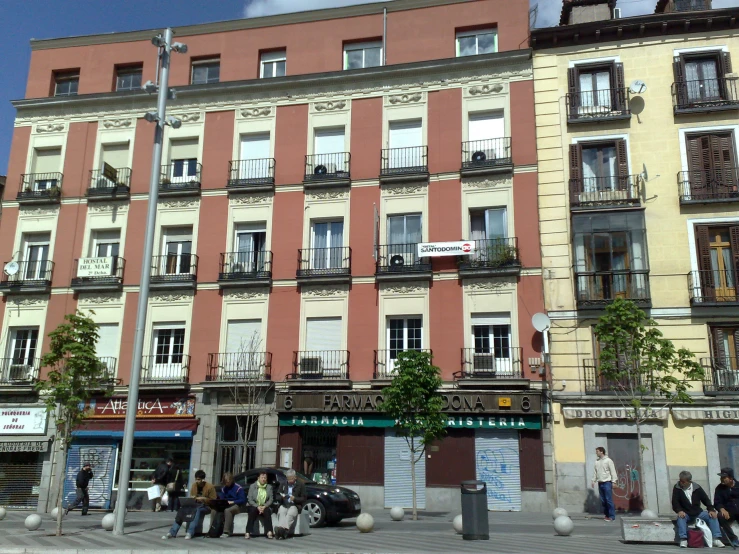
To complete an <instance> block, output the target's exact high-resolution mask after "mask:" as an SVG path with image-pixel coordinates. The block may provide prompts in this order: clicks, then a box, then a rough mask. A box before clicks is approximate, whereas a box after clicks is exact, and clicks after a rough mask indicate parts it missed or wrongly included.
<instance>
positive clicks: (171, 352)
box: [149, 327, 185, 381]
mask: <svg viewBox="0 0 739 554" xmlns="http://www.w3.org/2000/svg"><path fill="white" fill-rule="evenodd" d="M184 352H185V328H184V327H174V328H161V329H155V330H154V364H153V367H152V371H151V374H150V376H149V379H150V380H154V381H158V380H162V381H167V380H177V379H180V378H182V377H183V367H182V365H183V364H182V362H183V359H184V356H183V354H184Z"/></svg>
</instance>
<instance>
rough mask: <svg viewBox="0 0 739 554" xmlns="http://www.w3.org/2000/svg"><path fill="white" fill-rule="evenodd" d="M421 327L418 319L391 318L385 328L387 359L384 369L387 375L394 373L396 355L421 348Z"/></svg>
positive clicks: (420, 321) (420, 320)
mask: <svg viewBox="0 0 739 554" xmlns="http://www.w3.org/2000/svg"><path fill="white" fill-rule="evenodd" d="M422 335H423V325H422V319H421V318H420V317H414V318H391V319H389V320H388V326H387V359H386V360H385V364H386V365H385V368H386V371H387V372H388V373H393V372H394V371H395V361H396V360H397V359H398V354H400V353H401V352H405V351H406V350H419V351H420V350H421V349H422V348H423V340H422Z"/></svg>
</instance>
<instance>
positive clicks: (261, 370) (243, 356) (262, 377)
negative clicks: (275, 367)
mask: <svg viewBox="0 0 739 554" xmlns="http://www.w3.org/2000/svg"><path fill="white" fill-rule="evenodd" d="M271 375H272V353H271V352H218V353H215V354H208V375H207V376H206V379H205V380H206V381H209V382H224V381H226V382H233V383H250V382H252V383H253V382H255V381H269V380H270V379H271V378H272V377H271Z"/></svg>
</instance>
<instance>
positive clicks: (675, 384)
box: [595, 299, 704, 508]
mask: <svg viewBox="0 0 739 554" xmlns="http://www.w3.org/2000/svg"><path fill="white" fill-rule="evenodd" d="M595 336H596V338H597V340H598V341H599V342H600V344H601V349H600V356H599V360H598V362H599V365H598V378H599V379H600V384H601V387H602V388H605V389H607V390H610V391H612V392H613V393H614V394H615V395H616V397H617V398H618V400H619V402H620V404H621V405H622V406H623V408H624V410H625V411H626V413H627V414H628V419H629V420H630V421H632V422H633V423H634V425H635V427H636V436H637V441H638V444H639V467H640V468H641V471H642V472H643V471H644V448H645V447H642V444H641V426H642V424H643V423H644V422H645V421H646V420H647V419H649V418H650V417H653V415H654V413H659V412H660V411H662V410H666V409H668V408H669V407H670V406H671V405H673V404H678V403H692V402H693V399H692V398H691V396H690V394H689V393H688V389H689V387H690V383H691V382H694V381H699V380H701V379H703V374H704V372H703V368H702V367H701V365H700V364H699V363H698V362H696V361H695V356H694V354H693V353H692V352H690V351H689V350H687V349H685V348H680V349H676V348H675V345H674V344H672V341H670V340H668V339H665V338H664V337H663V335H662V332H661V331H660V330H659V329H658V328H657V323H656V322H655V321H654V320H653V319H651V318H648V317H647V315H646V314H645V313H644V311H642V310H641V309H639V307H638V306H636V304H634V302H632V301H630V300H623V299H617V300H615V301H614V302H613V303H612V304H610V305H608V306H607V307H606V310H605V314H604V315H602V316H601V317H600V319H599V320H598V324H597V325H596V326H595ZM640 478H641V477H640ZM641 489H642V491H641V492H642V500H643V503H644V508H647V495H646V489H645V487H644V485H643V481H642V487H641Z"/></svg>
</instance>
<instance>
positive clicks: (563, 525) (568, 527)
mask: <svg viewBox="0 0 739 554" xmlns="http://www.w3.org/2000/svg"><path fill="white" fill-rule="evenodd" d="M574 528H575V524H574V523H573V522H572V520H571V519H570V518H569V517H567V516H559V517H558V518H557V519H555V520H554V530H555V531H556V532H557V534H558V535H560V536H562V537H569V536H570V535H571V534H572V530H573V529H574Z"/></svg>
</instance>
